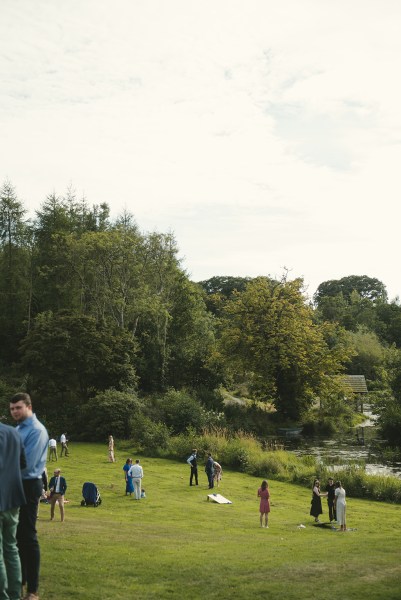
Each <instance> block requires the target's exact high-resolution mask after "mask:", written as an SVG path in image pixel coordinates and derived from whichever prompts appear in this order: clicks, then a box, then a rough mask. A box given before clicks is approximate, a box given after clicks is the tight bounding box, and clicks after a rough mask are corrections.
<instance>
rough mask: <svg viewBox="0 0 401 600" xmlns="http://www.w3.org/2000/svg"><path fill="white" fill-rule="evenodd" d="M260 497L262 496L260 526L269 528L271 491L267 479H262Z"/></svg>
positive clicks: (259, 490)
mask: <svg viewBox="0 0 401 600" xmlns="http://www.w3.org/2000/svg"><path fill="white" fill-rule="evenodd" d="M257 497H258V498H260V506H259V512H260V526H261V527H266V529H269V526H268V524H267V523H268V520H269V512H270V492H269V484H268V483H267V481H266V479H264V480H263V481H262V485H261V486H260V488H259V489H258V496H257ZM263 515H264V516H265V524H264V525H263Z"/></svg>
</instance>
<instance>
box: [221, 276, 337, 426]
mask: <svg viewBox="0 0 401 600" xmlns="http://www.w3.org/2000/svg"><path fill="white" fill-rule="evenodd" d="M301 287H302V281H301V280H294V281H286V280H285V279H283V280H282V281H281V282H274V281H272V280H270V279H267V278H262V277H260V278H258V279H255V280H253V281H252V282H250V283H249V284H248V286H247V288H246V291H245V292H242V293H241V294H237V295H236V297H235V298H234V299H233V300H232V301H230V302H228V303H227V304H226V307H225V311H224V321H223V324H222V328H221V340H220V350H221V352H222V354H223V355H224V356H225V358H226V361H227V363H228V364H231V368H232V370H233V372H236V373H238V374H239V376H240V377H242V379H244V378H247V379H249V381H251V388H252V391H253V392H254V394H256V396H257V397H259V398H261V399H264V400H267V401H270V402H274V404H275V406H276V408H277V410H278V411H279V412H280V413H281V414H282V415H284V416H285V417H288V418H290V419H294V420H295V419H299V417H300V415H301V414H302V412H303V411H305V410H306V409H307V408H308V407H309V406H310V405H311V403H312V402H313V399H314V397H315V396H316V395H319V394H320V392H321V391H322V390H323V388H324V387H325V386H326V382H327V379H328V378H327V376H328V375H334V374H336V373H338V372H339V371H340V370H341V360H342V361H345V360H347V359H348V354H347V352H346V350H345V347H344V346H343V347H342V351H339V349H338V348H336V349H335V351H333V348H330V347H329V345H328V344H327V342H326V340H325V329H324V328H322V327H320V326H319V325H317V324H315V323H314V322H313V314H312V309H311V308H310V307H309V306H307V305H306V303H305V299H304V297H303V295H302V291H301Z"/></svg>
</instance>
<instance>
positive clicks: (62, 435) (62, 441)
mask: <svg viewBox="0 0 401 600" xmlns="http://www.w3.org/2000/svg"><path fill="white" fill-rule="evenodd" d="M66 441H67V439H66V437H65V435H64V433H62V434H61V435H60V442H61V443H62V444H65V443H66Z"/></svg>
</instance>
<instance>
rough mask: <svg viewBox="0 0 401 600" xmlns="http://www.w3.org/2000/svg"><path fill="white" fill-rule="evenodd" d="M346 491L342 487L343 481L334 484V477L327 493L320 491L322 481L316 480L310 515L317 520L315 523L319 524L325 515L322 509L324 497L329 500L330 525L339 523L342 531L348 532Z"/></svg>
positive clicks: (330, 480) (330, 481) (327, 487)
mask: <svg viewBox="0 0 401 600" xmlns="http://www.w3.org/2000/svg"><path fill="white" fill-rule="evenodd" d="M345 496H346V494H345V489H344V488H343V486H342V483H341V481H337V482H336V483H334V479H333V478H332V477H330V478H329V480H328V482H327V485H326V490H325V492H321V491H320V481H319V480H318V479H315V481H314V482H313V487H312V500H311V508H310V515H311V516H312V517H314V518H315V523H319V522H320V521H319V516H320V515H321V514H323V509H322V497H326V498H327V505H328V509H329V519H330V523H332V522H333V521H337V523H338V525H340V530H341V531H346V529H347V523H346V506H347V502H346V500H345Z"/></svg>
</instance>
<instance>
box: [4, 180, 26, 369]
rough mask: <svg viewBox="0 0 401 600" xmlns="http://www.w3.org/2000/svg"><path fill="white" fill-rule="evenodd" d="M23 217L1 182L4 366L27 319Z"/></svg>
mask: <svg viewBox="0 0 401 600" xmlns="http://www.w3.org/2000/svg"><path fill="white" fill-rule="evenodd" d="M24 215H25V210H24V208H23V206H22V204H21V202H20V201H19V200H18V198H17V195H16V192H15V189H14V187H13V186H12V185H11V183H9V182H5V183H4V185H3V186H2V188H1V190H0V357H2V358H3V359H4V360H6V361H8V362H12V361H14V360H16V358H17V348H18V344H19V341H20V339H21V337H22V336H23V335H24V320H25V319H26V318H27V306H28V298H29V284H30V279H29V276H28V272H29V252H28V251H27V247H26V245H25V243H26V240H27V238H28V232H29V228H28V224H27V222H26V221H24Z"/></svg>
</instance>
